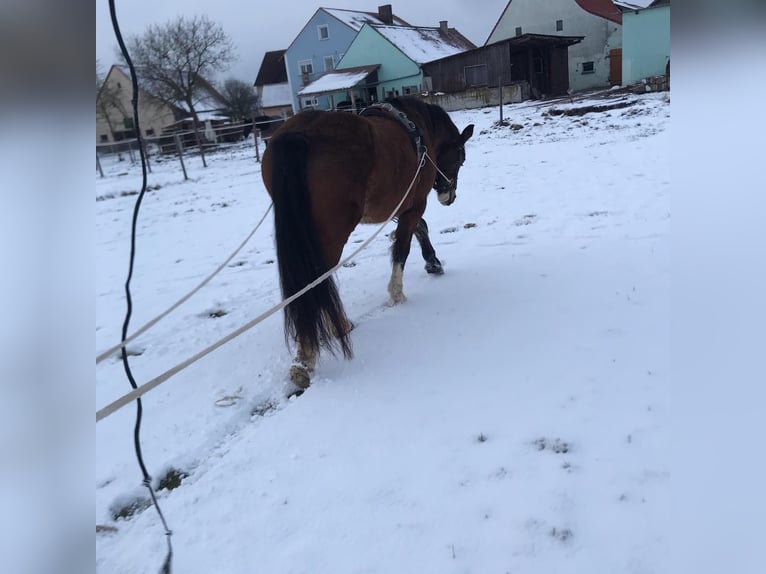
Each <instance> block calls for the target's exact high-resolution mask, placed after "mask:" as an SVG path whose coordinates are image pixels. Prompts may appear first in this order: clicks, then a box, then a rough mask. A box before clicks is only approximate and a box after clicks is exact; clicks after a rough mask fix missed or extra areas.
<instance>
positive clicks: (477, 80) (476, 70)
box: [463, 64, 487, 88]
mask: <svg viewBox="0 0 766 574" xmlns="http://www.w3.org/2000/svg"><path fill="white" fill-rule="evenodd" d="M463 73H464V74H465V85H466V87H467V88H471V87H473V86H486V85H487V65H486V64H481V65H480V66H466V67H465V68H463Z"/></svg>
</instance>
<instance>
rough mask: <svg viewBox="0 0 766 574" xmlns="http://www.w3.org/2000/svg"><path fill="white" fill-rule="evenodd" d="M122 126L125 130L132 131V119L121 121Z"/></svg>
mask: <svg viewBox="0 0 766 574" xmlns="http://www.w3.org/2000/svg"><path fill="white" fill-rule="evenodd" d="M122 125H123V126H124V127H125V129H126V130H132V129H133V118H125V119H123V120H122Z"/></svg>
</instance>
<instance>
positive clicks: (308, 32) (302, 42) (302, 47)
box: [285, 8, 356, 113]
mask: <svg viewBox="0 0 766 574" xmlns="http://www.w3.org/2000/svg"><path fill="white" fill-rule="evenodd" d="M321 25H326V26H327V27H328V28H329V31H330V37H329V38H328V39H327V40H320V39H319V31H318V26H321ZM354 36H356V32H355V31H354V30H353V29H351V28H349V27H348V26H346V25H345V24H343V23H342V22H340V21H338V20H337V19H335V18H334V17H333V16H331V15H330V14H328V13H327V12H325V11H324V10H322V9H321V8H320V9H319V10H317V12H316V13H315V14H314V15H313V16H312V17H311V19H310V20H309V21H308V23H307V24H306V26H304V28H303V29H302V30H301V32H300V33H299V34H298V36H296V38H295V40H293V43H292V44H290V47H289V48H288V49H287V51H286V52H285V68H286V70H287V80H288V82H289V84H290V91H291V93H292V104H293V111H294V112H296V113H297V112H298V110H300V109H301V106H300V105H299V102H298V96H297V94H298V90H300V89H301V88H302V87H303V82H302V79H301V73H300V65H299V63H298V62H300V61H302V60H311V63H312V65H313V67H314V75H313V76H312V77H311V78H310V79H311V80H314V79H316V78H317V77H318V76H319V75H320V74H322V73H324V72H325V68H324V57H325V56H332V57H333V58H334V60H335V65H336V66H337V65H338V62H339V61H340V59H341V57H342V56H343V54H344V53H345V52H346V50H347V49H348V47H349V45H350V44H351V42H352V41H353V40H354ZM312 97H313V96H312ZM317 99H318V100H319V105H318V107H320V108H326V107H329V105H330V103H329V98H327V96H319V97H318V98H317Z"/></svg>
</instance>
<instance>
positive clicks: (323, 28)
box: [317, 24, 330, 40]
mask: <svg viewBox="0 0 766 574" xmlns="http://www.w3.org/2000/svg"><path fill="white" fill-rule="evenodd" d="M317 33H318V34H319V39H320V40H329V39H330V27H329V26H328V25H327V24H320V25H319V26H317Z"/></svg>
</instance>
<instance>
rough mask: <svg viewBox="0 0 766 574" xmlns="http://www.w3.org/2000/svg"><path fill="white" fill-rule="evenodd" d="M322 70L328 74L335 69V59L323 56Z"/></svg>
mask: <svg viewBox="0 0 766 574" xmlns="http://www.w3.org/2000/svg"><path fill="white" fill-rule="evenodd" d="M324 69H325V72H330V71H331V70H334V69H335V58H333V57H332V56H325V57H324Z"/></svg>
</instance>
